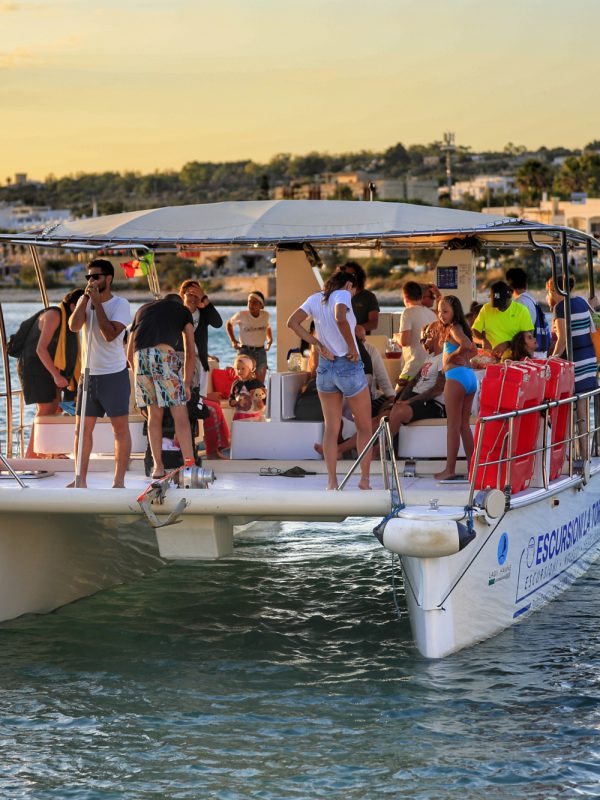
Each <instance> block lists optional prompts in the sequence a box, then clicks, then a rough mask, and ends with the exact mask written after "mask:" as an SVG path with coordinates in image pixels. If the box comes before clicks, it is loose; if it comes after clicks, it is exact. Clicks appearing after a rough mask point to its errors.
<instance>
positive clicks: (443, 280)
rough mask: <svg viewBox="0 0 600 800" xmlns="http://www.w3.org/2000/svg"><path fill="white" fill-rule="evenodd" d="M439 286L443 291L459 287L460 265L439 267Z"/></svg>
mask: <svg viewBox="0 0 600 800" xmlns="http://www.w3.org/2000/svg"><path fill="white" fill-rule="evenodd" d="M437 287H438V289H439V290H440V291H442V292H443V291H447V290H448V289H458V267H438V268H437Z"/></svg>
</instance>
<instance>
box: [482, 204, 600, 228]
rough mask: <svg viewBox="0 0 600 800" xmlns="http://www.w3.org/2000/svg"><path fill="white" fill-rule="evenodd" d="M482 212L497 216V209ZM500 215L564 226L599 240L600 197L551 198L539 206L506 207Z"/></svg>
mask: <svg viewBox="0 0 600 800" xmlns="http://www.w3.org/2000/svg"><path fill="white" fill-rule="evenodd" d="M484 212H489V213H490V214H497V213H498V209H497V208H490V209H484ZM502 213H503V214H505V215H506V216H507V217H523V218H524V219H531V220H534V221H535V222H545V223H546V224H548V225H566V226H567V227H569V228H577V230H580V231H584V232H585V233H591V234H592V236H595V237H596V238H600V197H586V196H585V195H582V196H581V197H580V198H579V199H577V200H559V199H558V197H551V198H550V199H549V200H546V199H544V200H542V202H541V203H540V204H539V206H532V207H528V208H525V207H523V206H507V207H506V208H505V209H503V210H502Z"/></svg>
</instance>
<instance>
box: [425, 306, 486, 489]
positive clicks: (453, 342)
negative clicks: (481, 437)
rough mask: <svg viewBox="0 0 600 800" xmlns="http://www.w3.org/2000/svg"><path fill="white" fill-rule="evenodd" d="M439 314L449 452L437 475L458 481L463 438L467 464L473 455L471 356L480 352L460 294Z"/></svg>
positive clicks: (475, 380)
mask: <svg viewBox="0 0 600 800" xmlns="http://www.w3.org/2000/svg"><path fill="white" fill-rule="evenodd" d="M438 316H439V318H440V322H441V323H442V325H443V326H444V333H443V338H444V358H443V370H444V374H445V376H446V383H445V385H444V405H445V407H446V416H447V418H448V432H447V442H448V447H447V449H448V452H447V457H446V466H445V468H444V470H443V471H442V472H438V473H437V474H436V475H434V477H435V478H436V480H438V481H441V480H457V479H459V476H458V475H456V459H457V457H458V448H459V445H460V440H461V439H462V443H463V447H464V450H465V456H466V458H467V463H468V464H470V462H471V457H472V455H473V434H472V432H471V425H470V422H469V418H470V416H471V406H472V405H473V398H474V397H475V392H476V390H477V379H476V377H475V373H474V371H473V369H472V368H471V366H470V359H471V357H472V356H474V355H475V354H476V353H477V347H476V346H475V345H474V344H473V335H472V333H471V329H470V328H469V325H468V324H467V321H466V319H465V315H464V312H463V309H462V305H461V303H460V300H459V299H458V297H454V295H448V296H447V297H444V299H443V300H442V302H441V303H440V308H439V311H438Z"/></svg>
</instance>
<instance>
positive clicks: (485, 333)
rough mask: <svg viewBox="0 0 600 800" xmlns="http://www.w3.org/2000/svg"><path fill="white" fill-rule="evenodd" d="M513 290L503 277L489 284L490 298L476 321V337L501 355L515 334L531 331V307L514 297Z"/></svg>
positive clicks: (480, 342)
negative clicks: (501, 279)
mask: <svg viewBox="0 0 600 800" xmlns="http://www.w3.org/2000/svg"><path fill="white" fill-rule="evenodd" d="M511 298H512V290H511V288H510V286H508V284H506V283H504V281H498V282H497V283H493V284H492V285H491V287H490V302H489V303H486V304H485V305H484V306H483V308H482V309H481V311H480V312H479V314H478V315H477V317H476V319H475V322H473V325H472V326H471V327H472V330H473V339H474V340H475V342H476V344H478V345H480V347H483V348H484V349H485V350H491V351H492V352H493V353H494V354H495V355H496V356H498V358H500V357H501V356H502V353H504V351H505V350H506V349H507V348H508V347H509V346H510V341H511V339H512V338H513V336H516V334H517V333H519V332H520V331H532V330H533V324H532V321H531V314H530V313H529V310H528V309H527V308H526V307H525V306H524V305H522V304H521V303H516V302H513V301H512V299H511Z"/></svg>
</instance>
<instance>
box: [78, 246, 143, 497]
mask: <svg viewBox="0 0 600 800" xmlns="http://www.w3.org/2000/svg"><path fill="white" fill-rule="evenodd" d="M114 275H115V270H114V267H113V265H112V264H111V262H110V261H108V260H107V259H104V258H95V259H94V260H93V261H90V263H89V264H88V271H87V275H86V280H87V286H86V289H85V293H84V295H83V296H82V297H81V298H80V300H79V302H78V303H77V305H76V307H75V310H74V311H73V313H72V314H71V316H70V318H69V328H70V329H71V330H72V331H74V332H75V333H77V332H78V331H80V330H81V329H82V328H83V331H84V335H83V341H84V344H85V346H86V347H87V342H88V336H89V331H90V325H91V329H92V331H91V340H90V350H89V352H84V363H85V364H86V366H89V371H90V381H89V387H88V392H87V399H86V407H85V424H84V426H83V447H82V453H81V464H79V465H78V467H79V477H80V480H79V483H78V487H79V488H83V489H85V488H87V482H86V480H87V470H88V465H89V460H90V453H91V451H92V442H93V431H94V427H95V425H96V420H97V419H98V417H103V416H104V415H106V416H108V417H109V418H110V421H111V424H112V428H113V433H114V436H115V474H114V480H113V488H114V489H123V488H125V471H126V469H127V462H128V460H129V455H130V453H131V434H130V433H129V396H130V393H131V386H130V382H129V370H128V368H127V359H126V356H125V348H124V346H123V338H124V336H125V328H126V327H127V325H128V324H129V321H130V318H131V315H130V311H129V301H128V300H125V298H123V297H117V296H116V295H113V294H112V292H111V286H112V282H113V279H114ZM82 387H83V384H82V383H80V384H79V392H78V395H77V426H76V432H75V452H76V453H78V452H79V450H78V441H79V430H80V423H81V418H80V414H81V403H82V393H83V388H82ZM71 485H73V484H71Z"/></svg>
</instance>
